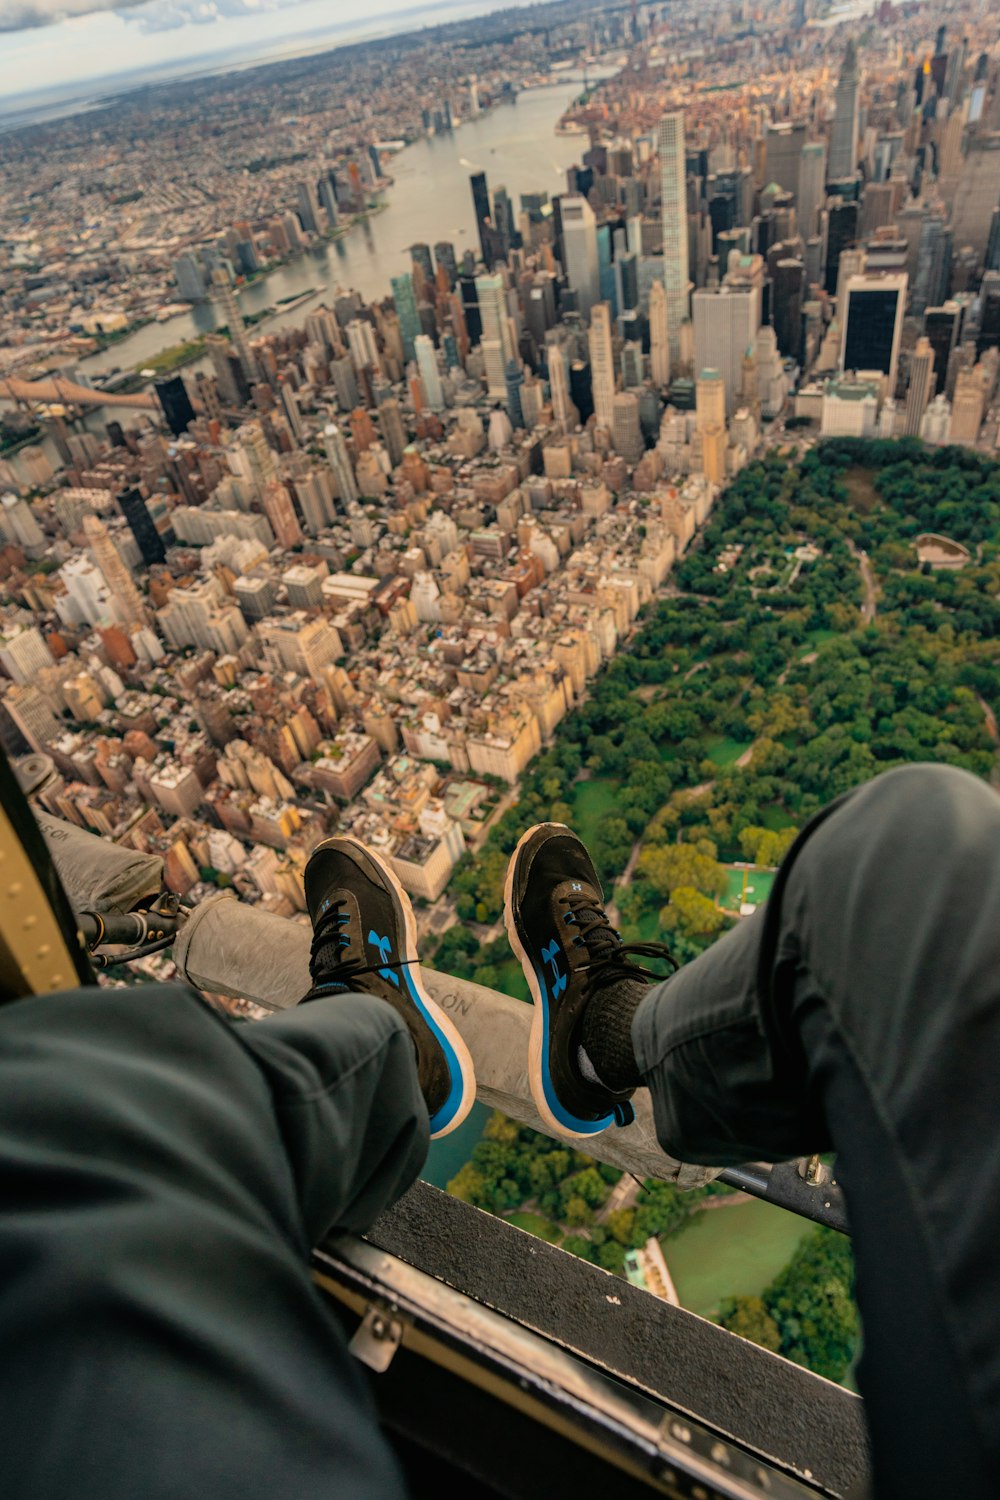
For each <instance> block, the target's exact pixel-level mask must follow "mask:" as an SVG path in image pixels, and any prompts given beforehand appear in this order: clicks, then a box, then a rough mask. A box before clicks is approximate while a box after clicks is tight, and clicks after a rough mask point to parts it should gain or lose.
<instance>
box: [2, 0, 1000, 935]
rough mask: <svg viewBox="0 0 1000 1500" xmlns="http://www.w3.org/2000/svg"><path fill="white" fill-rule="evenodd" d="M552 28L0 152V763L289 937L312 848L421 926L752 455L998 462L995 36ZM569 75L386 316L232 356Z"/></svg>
mask: <svg viewBox="0 0 1000 1500" xmlns="http://www.w3.org/2000/svg"><path fill="white" fill-rule="evenodd" d="M542 11H544V13H545V14H546V16H547V18H548V20H547V23H546V25H545V26H539V27H537V28H536V27H534V26H532V27H529V26H527V25H526V24H525V25H524V26H522V25H520V23H519V24H517V25H512V23H510V22H509V20H508V21H503V20H502V19H499V20H497V19H491V18H489V17H487V18H480V19H479V20H477V21H475V22H468V23H465V22H456V23H453V24H452V25H450V26H442V27H440V28H437V30H436V31H435V33H434V35H435V38H436V41H435V45H434V46H433V47H431V46H430V45H427V46H424V45H423V44H419V45H418V41H417V40H415V39H413V38H410V39H406V38H397V39H392V40H391V41H384V42H382V43H380V44H379V45H375V44H374V43H373V44H371V45H368V44H359V45H358V46H356V47H352V48H349V49H341V50H339V51H334V52H331V53H327V54H320V55H318V56H314V57H310V58H307V59H301V60H298V61H296V62H295V63H293V64H291V63H283V64H274V65H272V66H268V67H259V68H256V69H254V70H252V71H249V72H246V73H235V74H232V75H226V76H220V77H214V76H205V77H203V78H198V79H194V80H191V81H189V82H186V83H183V84H175V85H171V86H170V87H169V88H167V87H164V88H162V89H156V88H152V89H151V90H150V91H149V93H148V97H147V98H146V103H145V106H144V108H145V113H144V115H143V116H142V118H141V119H140V118H139V117H138V114H137V112H136V109H135V107H134V105H133V103H132V102H131V101H130V100H129V98H128V96H124V97H123V98H122V99H119V100H115V99H111V100H109V101H105V102H103V103H102V104H101V105H100V107H98V108H95V109H92V110H88V111H87V112H85V113H80V114H78V115H69V116H67V117H65V118H61V119H59V120H57V121H51V122H45V121H41V122H39V123H36V124H30V125H27V126H22V127H20V128H18V129H16V130H10V131H8V132H6V133H5V134H3V135H0V165H2V180H0V206H2V209H3V212H2V214H0V292H2V293H3V297H2V300H0V438H2V443H3V448H2V455H0V502H2V503H0V580H2V599H3V602H2V605H0V669H2V673H3V677H2V680H0V701H2V709H0V737H2V740H3V743H4V745H5V747H6V748H7V749H8V750H10V751H15V752H16V751H19V750H20V751H24V750H27V749H31V750H35V751H44V752H45V753H46V754H47V755H49V756H50V757H51V759H52V761H53V764H54V767H55V775H54V778H53V780H52V782H51V783H50V785H49V786H48V787H47V788H46V790H45V792H44V794H43V798H42V800H43V802H44V805H45V806H47V807H48V808H49V809H50V810H51V811H52V812H55V813H57V814H58V815H59V816H60V817H64V818H68V819H69V820H71V821H73V822H75V823H77V824H79V825H81V826H83V827H87V828H92V829H95V830H97V831H99V832H101V833H103V834H105V835H106V836H108V837H112V838H114V839H116V840H118V841H119V842H121V843H126V844H128V845H129V846H131V847H134V848H137V849H144V850H156V851H158V852H160V853H162V854H163V856H164V858H165V860H166V867H167V875H168V882H169V884H170V886H171V888H172V889H173V890H175V891H177V892H178V893H180V894H184V895H190V894H192V893H194V894H195V895H197V894H198V893H199V892H201V891H202V890H203V888H211V887H213V886H214V885H216V884H218V883H220V881H221V883H223V884H227V885H228V884H231V885H232V886H234V887H235V889H236V890H237V891H238V892H239V893H240V894H241V895H242V896H243V897H244V898H245V899H247V900H250V901H254V902H257V903H259V904H261V905H262V906H263V907H265V908H266V909H268V910H271V911H275V912H279V913H282V914H284V915H286V916H291V915H293V914H296V913H298V914H301V913H302V911H303V909H304V899H303V890H302V878H301V877H302V870H303V868H304V864H305V861H306V859H307V857H308V854H309V851H310V849H311V848H312V847H313V845H314V844H315V843H316V841H317V840H318V839H319V838H320V837H322V836H323V835H324V834H325V833H326V832H328V831H329V830H330V829H331V828H332V827H335V826H337V827H342V828H347V829H351V830H354V831H355V832H357V833H358V835H359V836H361V837H364V838H365V839H367V840H369V841H370V842H372V843H373V844H374V845H375V846H376V847H378V848H380V849H382V850H383V851H384V852H385V853H386V855H387V857H389V858H390V860H391V861H392V863H393V867H394V868H395V870H396V871H397V873H398V875H399V878H400V879H401V881H402V882H403V884H404V885H405V886H406V888H407V889H408V890H410V892H411V893H412V894H413V895H415V896H419V897H421V898H422V899H423V900H425V901H427V902H428V903H436V902H439V901H441V900H445V901H447V899H448V897H447V891H448V882H449V877H450V875H451V872H452V870H453V869H454V867H455V865H456V863H458V861H460V860H461V859H462V857H463V855H464V854H465V853H466V851H468V850H474V849H476V848H477V847H479V846H480V845H481V842H482V840H483V838H484V837H485V834H486V831H487V830H488V828H489V826H490V824H491V820H494V819H495V818H496V817H497V816H498V815H499V813H500V812H501V811H502V809H503V807H504V805H505V799H506V798H508V797H509V796H510V795H512V789H513V788H515V787H516V786H517V783H518V780H519V778H520V777H521V775H522V773H523V772H524V770H525V769H526V767H527V766H528V765H529V764H530V762H531V761H532V759H533V758H534V757H535V756H536V754H537V753H538V752H539V750H540V749H541V747H543V746H544V745H545V744H546V743H547V742H548V741H550V739H551V737H552V735H553V732H554V731H555V729H556V727H557V726H558V724H559V723H560V721H561V720H562V718H563V717H564V716H565V715H566V714H567V712H568V711H569V710H570V709H571V708H572V707H573V706H574V705H575V704H578V703H580V702H581V700H582V699H583V698H584V696H585V695H586V694H587V692H588V683H590V682H591V681H592V679H593V678H594V676H595V674H597V673H598V672H599V671H600V669H601V667H602V665H603V664H605V663H607V662H608V661H609V660H610V659H611V658H613V657H614V655H615V653H616V651H617V650H618V649H619V647H620V646H621V644H622V643H623V642H624V641H626V640H628V639H629V636H630V632H631V631H632V629H633V626H634V624H635V621H636V619H637V617H638V615H639V613H640V611H641V610H642V608H643V606H644V605H645V604H646V603H647V602H648V601H649V600H651V599H652V598H653V597H654V596H655V595H656V594H657V591H660V590H662V589H663V588H664V586H665V584H666V582H667V580H668V579H669V576H670V573H671V570H672V568H673V567H674V565H675V564H676V562H677V561H678V560H679V559H680V558H681V557H682V556H683V554H684V553H685V552H686V551H687V549H688V548H690V547H691V545H692V542H693V541H694V540H695V538H696V537H697V534H698V531H699V528H700V527H702V526H703V524H704V523H705V521H706V520H707V518H708V516H709V514H710V513H711V510H712V507H713V504H714V503H715V500H716V498H717V497H718V495H719V493H720V491H721V490H722V489H723V488H724V487H725V486H726V485H727V483H729V481H730V480H731V479H732V478H733V476H734V475H736V474H737V473H738V472H739V471H740V470H741V469H742V468H743V467H744V466H746V465H747V464H748V463H749V462H750V461H751V460H752V459H753V457H754V456H755V454H758V453H759V452H761V451H762V450H763V449H764V448H765V447H768V448H773V447H784V448H785V450H786V451H788V452H789V453H793V452H794V451H795V450H796V447H797V445H811V444H814V443H816V442H818V441H820V440H821V438H823V437H826V436H836V435H857V436H874V435H878V436H880V437H885V438H910V439H923V441H924V442H925V443H927V444H930V445H938V444H945V443H957V444H963V445H966V446H967V447H969V448H970V449H975V450H978V451H980V452H991V451H994V450H995V448H996V444H997V404H996V403H997V377H998V362H1000V89H998V72H1000V53H998V49H997V36H996V28H995V25H993V24H991V20H990V17H989V15H988V13H987V11H988V8H987V9H986V10H984V9H983V8H981V7H977V6H975V5H974V4H971V3H970V4H968V5H962V4H956V5H953V6H951V7H950V8H949V9H948V11H947V17H946V27H945V30H944V32H943V33H939V32H938V27H939V24H940V17H939V15H938V8H937V7H936V6H934V5H914V4H901V5H896V4H893V3H890V0H880V3H879V4H878V7H877V12H873V11H871V10H865V8H864V7H862V6H859V7H856V8H855V9H850V8H849V9H848V10H845V11H844V12H843V13H841V12H840V11H837V10H835V9H834V8H833V7H830V6H828V5H827V4H826V0H805V3H804V4H794V5H793V4H786V3H779V4H776V5H771V4H767V5H763V4H757V5H754V4H752V3H751V4H746V3H738V4H735V5H733V4H731V3H728V0H726V3H719V0H711V3H708V4H700V5H693V4H685V5H680V6H673V5H671V6H667V5H665V4H661V3H652V4H643V5H639V6H632V5H629V4H623V5H612V6H600V7H594V6H590V7H583V8H582V9H581V8H576V7H570V6H567V5H562V4H559V5H552V6H548V7H543V8H541V10H540V13H541V12H542ZM570 68H571V69H573V70H574V71H573V78H574V80H578V81H576V82H574V84H573V89H574V94H573V99H572V102H570V103H569V107H568V108H566V109H565V112H564V113H563V115H562V116H561V118H560V117H559V116H558V112H557V110H556V107H555V106H553V113H552V121H551V123H552V125H553V127H554V126H555V125H556V124H558V127H559V132H560V134H559V137H558V139H559V140H560V142H561V143H565V142H566V141H569V142H570V143H571V144H572V146H573V149H574V151H575V153H576V161H575V162H574V164H573V165H572V166H571V167H570V168H569V169H568V171H564V170H563V169H562V168H557V171H558V175H557V176H554V175H553V164H552V163H551V162H550V161H549V160H548V159H547V150H548V145H547V142H545V141H541V140H540V141H538V142H537V143H535V145H534V147H533V152H532V161H531V165H530V166H529V167H527V168H525V167H524V166H523V164H521V165H519V166H517V172H518V173H519V174H520V179H516V178H515V163H514V162H513V160H510V161H508V160H505V159H504V158H503V155H502V152H498V154H497V157H496V158H495V159H494V158H493V157H492V156H490V158H489V160H488V163H487V165H486V166H485V167H484V166H483V165H482V164H481V163H477V162H475V161H473V160H471V159H470V160H468V161H467V162H466V163H465V168H463V170H462V172H461V180H460V181H459V184H458V187H459V189H460V197H461V200H462V203H463V204H464V205H465V210H464V212H465V216H466V218H465V223H464V227H461V226H460V227H456V228H455V229H453V230H452V229H450V222H451V221H450V219H442V220H440V222H439V224H438V227H437V228H434V227H433V226H432V227H431V228H428V227H427V226H426V224H422V225H417V226H410V225H408V224H404V223H401V224H400V225H399V226H398V234H397V235H396V238H397V240H398V242H399V244H400V245H406V246H408V249H407V250H406V252H405V262H404V263H403V264H399V265H395V268H394V270H393V272H392V274H391V275H390V276H387V277H386V279H385V284H384V285H383V286H382V288H381V291H380V293H379V294H378V295H375V296H372V295H363V294H362V293H361V292H360V291H358V290H356V289H354V288H353V287H351V286H349V285H344V284H342V282H341V280H340V279H339V277H336V276H335V278H334V279H332V280H329V281H327V282H324V284H323V286H322V287H321V288H317V287H315V286H313V287H311V288H307V292H306V293H303V306H302V307H301V308H299V307H297V306H293V307H291V308H290V309H286V310H285V311H284V312H283V313H282V315H281V317H280V318H279V317H274V318H273V319H268V320H260V321H254V317H253V315H251V314H250V313H249V312H248V299H247V293H248V290H249V289H250V288H252V287H253V286H255V285H257V284H259V283H263V282H266V281H267V278H268V276H269V275H272V274H274V273H275V268H276V267H279V266H280V267H283V268H284V270H285V271H287V269H288V268H289V267H294V266H297V265H300V264H302V265H303V266H305V267H306V269H305V270H303V272H302V274H303V275H304V276H305V275H309V276H312V277H313V279H314V280H315V279H316V277H318V276H319V274H320V273H319V271H318V270H315V269H313V267H314V266H318V265H320V264H327V265H330V264H332V265H334V266H335V265H336V260H335V259H334V260H333V261H332V262H325V263H323V262H321V261H319V260H317V259H314V260H310V256H312V257H316V256H317V255H318V253H319V248H320V247H321V246H322V245H323V244H324V243H325V242H326V241H331V242H334V243H336V244H341V243H344V244H348V243H351V244H356V245H357V246H359V247H362V246H363V244H364V238H363V237H364V235H365V233H366V229H367V227H369V216H371V215H374V214H376V213H377V214H381V215H384V218H383V220H382V222H386V223H392V215H393V213H394V207H393V187H392V177H393V173H394V166H395V164H396V162H397V160H398V159H399V154H400V152H404V153H405V149H406V147H407V145H408V144H410V143H413V142H420V141H424V142H428V141H429V142H435V141H438V142H440V141H446V140H449V139H451V137H453V136H456V135H457V136H458V138H459V139H461V132H462V130H463V128H464V127H465V125H466V124H467V123H469V122H475V123H474V125H470V129H478V128H480V127H481V126H482V124H483V122H484V120H486V119H488V118H489V117H490V115H491V113H494V114H495V113H496V112H499V111H508V116H505V117H500V118H508V117H509V120H510V122H511V123H510V129H511V132H513V131H514V130H515V128H516V120H517V111H518V110H519V109H522V110H523V109H524V108H525V107H526V105H525V102H524V101H525V100H527V99H530V98H531V97H532V96H533V93H534V91H535V90H536V89H537V90H545V89H548V90H553V89H554V88H555V86H556V84H557V83H558V81H559V79H560V78H563V79H564V80H565V78H566V76H567V75H566V70H567V69H570ZM250 79H253V81H254V90H253V97H252V98H251V97H250V95H251V90H250V88H249V80H250ZM546 97H547V96H546ZM560 97H561V99H562V101H563V103H565V102H566V101H567V100H569V89H568V88H565V90H564V93H563V95H561V96H560ZM516 100H520V102H514V101H516ZM276 119H281V120H282V121H283V122H284V123H283V124H282V125H281V127H280V128H279V127H277V126H276V125H275V124H274V121H275V120H276ZM553 138H555V137H553ZM469 149H470V150H471V149H472V148H471V147H470V148H469ZM512 150H513V148H512ZM536 158H537V161H536ZM404 160H405V156H404ZM466 168H467V170H466ZM531 173H534V174H535V176H534V177H533V178H532V179H531V186H530V187H527V186H525V187H523V189H522V188H521V187H520V186H515V182H516V180H524V178H525V176H526V175H527V176H528V177H530V175H531ZM502 183H503V184H506V185H502ZM442 190H443V185H442ZM345 237H351V238H350V239H347V238H345ZM331 253H332V252H331ZM359 253H360V250H359ZM291 300H292V302H293V303H297V301H298V297H297V296H293V297H292V299H291ZM306 303H307V304H308V305H306ZM210 306H214V308H215V313H214V314H210V312H209V307H210ZM271 311H272V312H274V308H273V307H272V309H271ZM213 317H214V318H215V321H214V323H213V321H212V319H213ZM175 318H177V319H179V320H180V323H181V325H182V326H184V327H185V328H187V329H188V330H189V333H190V337H186V338H184V339H181V340H180V341H178V339H177V337H176V336H175V334H174V333H173V332H172V330H171V325H172V323H173V321H174V319H175ZM192 318H193V319H194V320H195V321H194V322H190V321H185V320H190V319H192ZM198 319H201V321H200V322H199V321H198ZM137 337H139V338H142V339H143V341H144V342H143V344H142V346H141V352H140V353H138V354H137V355H135V357H131V356H130V352H129V351H130V348H131V347H132V345H131V341H132V340H134V339H135V338H137ZM109 351H112V352H113V354H114V357H115V358H116V359H118V361H119V364H120V368H119V369H118V370H117V372H116V371H114V370H113V369H112V368H111V366H110V362H109V361H108V360H107V359H106V358H103V359H102V356H108V353H109ZM95 361H97V362H96V363H95Z"/></svg>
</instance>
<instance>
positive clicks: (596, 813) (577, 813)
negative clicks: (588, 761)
mask: <svg viewBox="0 0 1000 1500" xmlns="http://www.w3.org/2000/svg"><path fill="white" fill-rule="evenodd" d="M618 790H619V787H618V782H617V781H614V780H613V779H612V778H611V777H610V776H595V777H594V778H593V780H591V781H578V782H577V783H576V785H575V786H574V788H573V832H574V833H576V834H578V835H579V836H580V838H582V839H583V842H584V843H585V844H592V843H593V842H594V840H595V839H596V837H597V825H598V823H600V821H601V819H602V818H603V817H604V816H605V814H606V813H609V812H614V810H615V808H616V807H617V805H618Z"/></svg>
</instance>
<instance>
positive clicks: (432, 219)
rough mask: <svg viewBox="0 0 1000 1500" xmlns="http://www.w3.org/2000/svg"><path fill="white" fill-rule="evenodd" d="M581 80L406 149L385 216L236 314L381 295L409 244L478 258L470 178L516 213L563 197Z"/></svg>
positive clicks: (180, 325)
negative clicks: (344, 295) (302, 299)
mask: <svg viewBox="0 0 1000 1500" xmlns="http://www.w3.org/2000/svg"><path fill="white" fill-rule="evenodd" d="M607 72H608V70H606V69H605V70H603V71H601V70H598V71H596V72H594V73H591V74H590V75H589V76H590V77H591V78H597V77H602V76H607ZM580 83H581V75H579V74H567V75H566V77H565V78H564V79H561V80H560V82H559V83H558V84H552V85H548V86H546V87H544V88H538V89H531V90H528V91H526V92H524V93H522V94H520V95H519V96H518V98H517V102H516V103H513V104H499V105H497V106H496V108H495V109H492V110H491V111H490V112H489V113H488V114H484V115H481V116H480V118H479V119H478V120H470V121H469V122H468V123H467V124H464V125H461V126H460V127H459V128H458V129H457V130H455V131H453V132H451V133H450V134H447V135H438V136H430V137H428V138H426V139H422V140H419V141H415V142H414V143H413V145H411V146H407V147H406V148H405V150H403V151H400V152H399V153H398V154H397V155H396V156H394V157H393V158H392V161H391V163H390V165H389V169H388V170H389V171H390V173H391V175H392V177H393V179H394V181H393V184H392V186H391V187H390V188H389V189H388V190H387V191H386V193H385V195H384V198H385V203H386V205H387V207H386V209H385V211H384V212H383V213H380V214H376V215H375V216H374V217H372V218H371V219H365V220H362V222H361V223H360V224H358V225H357V226H356V227H355V228H353V229H352V230H350V232H349V233H347V234H345V235H343V236H342V237H341V238H340V239H338V240H333V241H327V242H325V243H323V244H321V245H318V246H316V247H315V248H314V249H311V250H308V251H307V252H306V253H305V254H304V255H302V256H300V257H299V258H298V259H297V260H294V261H290V262H289V263H288V264H287V265H284V266H281V267H279V268H278V269H277V270H276V271H273V272H272V273H271V274H270V275H269V276H266V277H264V278H262V279H261V280H260V281H257V282H254V283H253V285H252V286H249V287H247V288H246V289H245V290H244V291H243V292H242V294H241V296H240V307H241V309H242V310H243V312H244V314H247V313H253V312H259V311H261V310H262V309H263V308H265V307H274V306H276V305H277V304H278V303H279V302H281V301H283V300H284V299H286V298H289V297H293V296H296V295H298V294H300V293H302V292H306V291H308V290H309V289H310V288H312V287H316V288H318V289H319V291H320V292H321V294H322V296H321V297H317V298H316V300H315V301H314V302H311V303H308V304H306V306H305V307H298V308H296V309H294V310H293V311H292V312H288V313H279V314H277V315H276V316H275V317H274V318H273V319H271V320H270V321H269V322H268V324H267V327H268V328H269V329H273V328H280V327H282V326H283V325H285V324H292V325H297V324H301V323H302V322H304V320H305V318H306V315H307V313H308V312H309V311H310V309H311V308H313V307H317V306H319V303H320V301H321V300H322V299H323V298H325V299H326V300H327V302H329V301H331V299H332V297H333V294H334V292H335V291H336V290H337V289H338V288H340V287H343V288H345V289H347V290H351V289H353V290H355V291H358V292H360V293H361V295H362V297H364V299H365V300H366V301H371V300H372V299H374V298H377V297H385V296H387V295H388V292H389V282H390V278H391V277H393V276H398V275H399V274H400V273H401V272H403V271H407V270H409V268H410V255H409V246H410V245H412V244H415V243H421V242H423V243H425V244H429V245H431V246H432V247H433V245H434V243H435V241H437V240H451V242H452V243H453V245H454V246H455V253H456V255H457V257H458V258H459V259H461V257H462V252H463V251H464V250H466V249H472V250H475V251H476V253H477V254H478V247H479V241H478V236H477V234H476V220H475V215H474V213H473V208H472V194H471V191H470V188H469V177H470V175H471V173H473V172H476V171H485V172H486V173H487V176H488V179H489V185H490V190H491V191H493V190H494V189H495V188H498V187H500V186H501V185H502V186H504V187H506V189H507V191H508V193H509V194H510V196H511V199H512V201H513V203H514V208H515V212H518V211H519V208H520V194H521V193H527V192H539V191H546V192H548V193H549V194H550V195H553V194H555V193H558V192H563V191H565V188H566V168H567V167H570V166H572V165H573V164H574V162H578V161H579V160H580V156H581V153H582V152H583V151H585V150H586V148H587V138H586V136H580V135H556V133H555V127H556V125H557V124H558V122H559V119H560V116H561V115H562V113H563V111H564V110H565V109H566V107H567V105H568V104H569V103H570V102H571V100H573V99H574V98H575V97H576V96H577V95H578V94H579V92H580ZM224 317H225V315H224V314H223V313H222V312H221V309H219V308H216V307H215V306H214V305H213V304H211V303H203V304H201V305H200V306H196V307H193V308H192V309H191V311H190V312H188V313H180V314H178V315H177V316H176V317H174V318H170V319H169V320H168V321H167V322H165V323H150V324H148V325H147V326H146V327H145V328H141V329H139V330H138V331H137V332H136V333H134V334H132V335H131V337H129V338H127V339H122V340H121V341H120V342H119V343H117V344H113V345H112V346H111V348H109V349H105V350H104V351H103V352H102V353H100V354H95V355H92V356H91V357H90V358H89V359H84V360H82V361H81V362H80V366H79V368H80V371H81V372H84V373H86V374H87V375H90V376H95V375H98V374H102V373H104V372H106V371H108V370H114V369H116V368H120V369H123V370H125V369H131V368H133V367H135V366H137V365H140V364H141V363H142V362H143V361H144V360H148V359H150V358H151V357H152V356H153V355H154V354H156V353H158V352H159V350H161V349H164V348H166V347H167V346H168V345H172V344H179V343H182V342H183V341H184V340H186V339H190V338H194V337H196V336H197V335H198V334H199V333H210V332H211V331H212V329H213V328H214V327H215V326H216V323H218V322H221V321H224Z"/></svg>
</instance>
